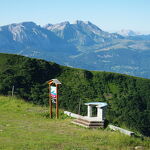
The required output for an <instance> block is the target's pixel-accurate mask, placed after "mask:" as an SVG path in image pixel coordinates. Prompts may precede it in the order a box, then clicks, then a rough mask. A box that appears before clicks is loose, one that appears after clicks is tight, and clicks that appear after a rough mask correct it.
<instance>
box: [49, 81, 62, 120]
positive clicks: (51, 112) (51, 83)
mask: <svg viewBox="0 0 150 150" xmlns="http://www.w3.org/2000/svg"><path fill="white" fill-rule="evenodd" d="M48 84H49V105H50V118H52V117H53V110H52V109H53V107H52V98H51V85H53V84H54V85H55V86H56V118H57V119H58V118H59V106H58V105H59V103H58V86H59V85H61V82H60V81H59V80H57V79H51V80H50V81H48Z"/></svg>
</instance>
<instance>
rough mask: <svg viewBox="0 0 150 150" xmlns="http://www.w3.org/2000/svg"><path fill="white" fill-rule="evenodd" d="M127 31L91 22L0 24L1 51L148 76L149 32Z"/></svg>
mask: <svg viewBox="0 0 150 150" xmlns="http://www.w3.org/2000/svg"><path fill="white" fill-rule="evenodd" d="M129 33H130V34H129ZM129 33H128V34H127V36H123V35H120V34H118V33H109V32H106V31H103V30H102V29H100V28H99V27H97V26H96V25H94V24H93V23H91V22H90V21H80V20H77V21H76V22H75V23H69V22H68V21H65V22H62V23H58V24H47V25H45V26H43V27H41V26H39V25H37V24H35V23H34V22H23V23H18V24H10V25H6V26H1V27H0V52H2V53H13V54H19V55H25V56H29V57H36V58H42V59H45V60H49V61H54V62H56V63H59V64H61V65H66V66H71V67H76V68H84V69H88V70H102V71H110V72H118V73H124V74H129V75H134V76H140V77H144V78H150V69H149V68H148V67H147V66H149V64H150V35H136V33H134V32H131V31H130V32H129Z"/></svg>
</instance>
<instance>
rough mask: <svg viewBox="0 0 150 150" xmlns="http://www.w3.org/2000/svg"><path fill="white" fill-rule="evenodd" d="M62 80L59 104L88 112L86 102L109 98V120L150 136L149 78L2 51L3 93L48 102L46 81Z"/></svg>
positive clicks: (0, 74)
mask: <svg viewBox="0 0 150 150" xmlns="http://www.w3.org/2000/svg"><path fill="white" fill-rule="evenodd" d="M53 78H57V79H59V80H60V81H61V83H62V86H61V87H60V90H59V91H60V94H59V95H60V98H59V103H60V107H61V108H64V109H66V110H70V111H73V112H76V113H77V112H78V109H79V103H81V113H83V114H85V113H86V108H85V107H84V102H88V101H106V102H107V103H108V110H107V119H108V121H109V122H111V123H113V124H116V125H119V126H125V127H128V128H130V129H132V130H135V131H139V132H140V133H142V134H144V135H150V92H149V91H150V80H149V79H142V78H136V77H132V76H127V75H121V74H116V73H107V72H94V71H92V72H91V71H87V70H81V69H73V68H69V67H64V66H60V65H57V64H55V63H51V62H47V61H44V60H38V59H32V58H27V57H23V56H19V55H9V54H0V94H4V95H9V94H11V90H12V87H13V86H14V88H15V90H14V94H15V95H16V96H19V97H22V98H23V99H25V100H26V101H32V102H34V103H36V104H41V105H47V104H48V85H47V81H48V80H50V79H53Z"/></svg>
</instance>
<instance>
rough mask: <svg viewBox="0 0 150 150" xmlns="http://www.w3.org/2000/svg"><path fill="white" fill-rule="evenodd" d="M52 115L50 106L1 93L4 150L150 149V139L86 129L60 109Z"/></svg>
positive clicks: (0, 141)
mask: <svg viewBox="0 0 150 150" xmlns="http://www.w3.org/2000/svg"><path fill="white" fill-rule="evenodd" d="M59 113H60V114H59V115H60V118H59V119H55V117H54V118H53V119H50V118H49V107H41V106H37V105H35V104H32V103H27V102H25V101H24V100H21V99H18V98H15V97H14V98H13V97H4V96H0V150H133V149H135V147H136V146H142V147H143V148H144V150H148V149H150V141H149V140H150V139H149V138H146V137H144V139H140V138H134V137H129V136H126V135H124V134H121V133H119V132H113V131H111V130H109V129H107V128H106V129H86V128H83V127H79V126H76V125H73V124H71V120H72V118H69V117H67V116H65V115H64V114H63V110H60V112H59Z"/></svg>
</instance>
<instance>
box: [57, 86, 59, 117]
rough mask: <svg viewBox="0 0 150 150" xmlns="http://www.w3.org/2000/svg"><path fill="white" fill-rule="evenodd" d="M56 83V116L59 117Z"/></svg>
mask: <svg viewBox="0 0 150 150" xmlns="http://www.w3.org/2000/svg"><path fill="white" fill-rule="evenodd" d="M58 105H59V103H58V84H56V118H57V119H58V118H59V108H58Z"/></svg>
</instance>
